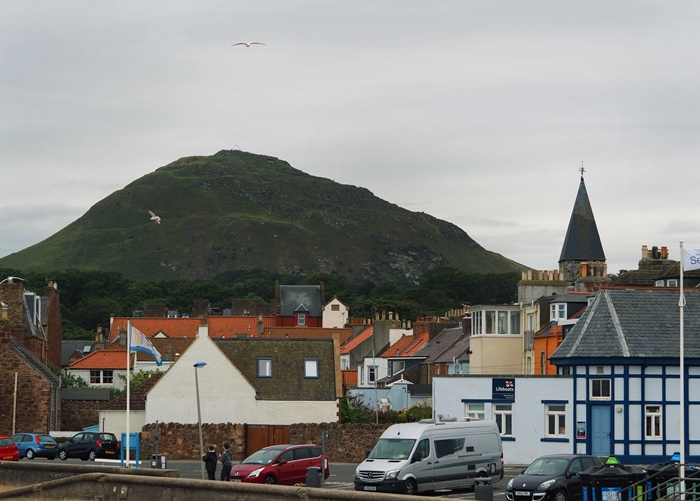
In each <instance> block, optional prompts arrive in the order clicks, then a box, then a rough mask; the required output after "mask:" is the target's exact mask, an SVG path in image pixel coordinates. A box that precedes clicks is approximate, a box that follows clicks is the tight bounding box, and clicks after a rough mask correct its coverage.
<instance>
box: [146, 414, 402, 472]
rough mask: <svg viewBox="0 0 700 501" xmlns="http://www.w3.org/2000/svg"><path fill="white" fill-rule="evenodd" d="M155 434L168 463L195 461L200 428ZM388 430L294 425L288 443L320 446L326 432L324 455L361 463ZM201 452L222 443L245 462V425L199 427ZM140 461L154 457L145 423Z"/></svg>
mask: <svg viewBox="0 0 700 501" xmlns="http://www.w3.org/2000/svg"><path fill="white" fill-rule="evenodd" d="M159 426H160V432H159V433H158V453H159V454H164V455H165V456H166V457H167V458H168V460H176V459H188V460H197V459H199V458H200V455H199V428H198V427H197V425H196V424H180V423H161V424H160V425H159ZM388 427H389V425H385V424H374V423H370V424H339V423H311V424H293V425H291V426H290V430H289V441H290V442H291V443H293V444H308V443H314V444H317V445H319V446H320V445H321V442H322V439H321V432H324V431H325V432H328V438H326V443H325V445H326V454H327V455H328V458H329V459H330V461H331V462H334V463H361V462H362V461H364V459H365V454H366V452H367V451H369V450H372V448H373V447H374V444H375V443H376V442H377V439H378V438H379V437H380V436H381V434H382V433H383V432H384V430H386V429H387V428H388ZM202 436H203V437H204V450H205V451H206V450H207V449H208V447H209V446H210V445H214V446H215V447H216V451H217V453H221V452H222V451H223V449H224V442H229V443H230V444H231V452H233V460H234V461H242V460H243V459H245V451H246V444H245V425H243V424H231V423H226V424H209V423H204V424H202ZM139 447H140V451H141V460H142V461H150V459H151V454H155V425H154V424H147V425H146V426H144V427H143V429H142V431H141V442H140V444H139Z"/></svg>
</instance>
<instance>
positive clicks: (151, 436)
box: [139, 423, 245, 461]
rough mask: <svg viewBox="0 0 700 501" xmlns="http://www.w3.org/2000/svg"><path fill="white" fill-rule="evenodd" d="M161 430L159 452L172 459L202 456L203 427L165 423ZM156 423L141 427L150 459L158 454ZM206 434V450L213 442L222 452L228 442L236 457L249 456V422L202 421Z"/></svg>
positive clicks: (143, 453) (145, 455) (143, 445)
mask: <svg viewBox="0 0 700 501" xmlns="http://www.w3.org/2000/svg"><path fill="white" fill-rule="evenodd" d="M159 429H160V430H159V432H158V453H159V454H164V455H165V456H166V457H167V458H168V460H175V459H189V460H196V459H200V458H201V456H200V454H199V427H198V426H197V425H196V424H180V423H161V424H160V425H159ZM155 434H156V427H155V424H147V425H146V426H144V427H143V429H142V430H141V443H140V445H139V447H140V449H141V460H142V461H146V460H148V461H150V459H151V454H155V443H156V440H155ZM202 437H203V438H204V450H205V451H207V450H208V449H209V446H210V445H213V446H214V447H216V452H217V453H218V454H221V452H222V451H223V450H224V442H228V443H229V444H230V445H231V452H232V453H233V460H234V461H242V460H243V459H245V425H242V424H231V423H226V424H210V423H203V424H202Z"/></svg>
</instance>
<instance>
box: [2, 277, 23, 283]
mask: <svg viewBox="0 0 700 501" xmlns="http://www.w3.org/2000/svg"><path fill="white" fill-rule="evenodd" d="M15 280H22V281H24V279H23V278H19V277H7V278H6V279H5V280H3V281H2V282H0V284H4V283H5V282H8V283H11V284H12V283H14V281H15Z"/></svg>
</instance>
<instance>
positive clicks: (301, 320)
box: [297, 313, 306, 325]
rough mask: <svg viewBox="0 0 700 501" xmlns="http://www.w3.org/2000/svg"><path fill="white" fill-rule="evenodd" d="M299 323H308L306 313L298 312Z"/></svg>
mask: <svg viewBox="0 0 700 501" xmlns="http://www.w3.org/2000/svg"><path fill="white" fill-rule="evenodd" d="M297 325H306V313H297Z"/></svg>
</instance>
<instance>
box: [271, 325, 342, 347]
mask: <svg viewBox="0 0 700 501" xmlns="http://www.w3.org/2000/svg"><path fill="white" fill-rule="evenodd" d="M333 334H338V335H339V336H340V344H341V345H342V344H343V343H345V342H347V340H348V339H350V338H351V337H352V328H348V329H345V328H343V329H324V328H322V327H268V328H266V329H265V333H264V334H263V338H273V339H284V338H286V337H287V336H289V338H290V339H331V338H332V337H333Z"/></svg>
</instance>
